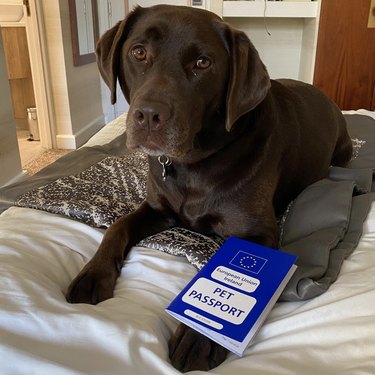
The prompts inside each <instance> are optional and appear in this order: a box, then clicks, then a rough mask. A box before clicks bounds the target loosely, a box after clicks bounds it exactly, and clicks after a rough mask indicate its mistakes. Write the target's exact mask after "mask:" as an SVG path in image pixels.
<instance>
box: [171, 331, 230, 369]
mask: <svg viewBox="0 0 375 375" xmlns="http://www.w3.org/2000/svg"><path fill="white" fill-rule="evenodd" d="M227 354H228V351H227V349H225V348H223V347H222V346H221V345H219V344H217V343H215V342H213V341H212V340H210V339H209V338H207V337H205V336H203V335H201V334H200V333H198V332H196V331H194V330H193V329H192V328H189V327H187V326H185V325H184V324H180V325H179V326H178V328H177V330H176V332H175V333H174V335H173V336H172V337H171V339H170V340H169V358H170V359H171V362H172V365H173V366H174V367H175V368H176V369H177V370H179V371H181V372H187V371H193V370H201V371H208V370H210V369H212V368H214V367H216V366H219V365H220V363H222V362H223V361H224V360H225V358H226V356H227Z"/></svg>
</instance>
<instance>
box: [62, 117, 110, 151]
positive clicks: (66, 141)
mask: <svg viewBox="0 0 375 375" xmlns="http://www.w3.org/2000/svg"><path fill="white" fill-rule="evenodd" d="M104 125H105V120H104V116H98V117H97V118H96V119H95V120H93V121H91V122H90V123H88V124H87V125H86V126H85V127H84V128H82V129H81V130H79V131H78V132H77V134H59V135H57V136H56V145H57V148H60V149H68V150H75V149H77V148H78V147H80V146H82V145H83V144H84V143H85V142H87V140H88V139H89V138H91V137H92V136H93V135H94V134H96V133H97V132H98V131H99V130H100V129H101V128H102V127H103V126H104Z"/></svg>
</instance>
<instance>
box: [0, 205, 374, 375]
mask: <svg viewBox="0 0 375 375" xmlns="http://www.w3.org/2000/svg"><path fill="white" fill-rule="evenodd" d="M102 236H103V231H102V230H99V229H95V228H91V227H89V226H87V225H85V224H82V223H79V222H76V221H73V220H70V219H68V218H65V217H63V216H57V215H53V214H49V213H45V212H40V211H36V210H32V209H25V208H15V207H12V208H10V209H8V210H7V211H5V212H4V213H3V214H2V215H0V375H8V374H11V375H13V374H14V375H15V374H38V375H39V374H46V375H47V374H48V375H52V374H53V375H60V374H61V375H62V374H64V375H65V374H66V375H67V374H103V375H110V374H125V375H133V374H144V375H169V374H178V373H179V372H178V371H176V370H175V369H174V368H173V367H172V366H171V365H170V364H169V361H168V350H167V341H168V338H169V336H170V335H171V333H172V332H173V331H174V330H175V328H176V327H177V324H178V323H177V322H176V321H175V320H174V319H173V318H172V317H170V316H169V315H168V314H167V313H165V312H164V309H165V307H166V306H167V305H168V304H169V302H170V301H171V300H172V299H173V298H174V296H175V295H176V294H177V293H178V292H179V291H180V290H181V289H182V288H183V287H184V286H185V284H186V283H187V282H188V281H189V280H190V279H191V278H192V277H193V275H194V274H195V272H196V270H195V268H194V267H193V266H191V265H190V264H189V263H188V262H187V260H186V259H185V258H184V257H181V258H180V257H175V256H172V255H168V254H165V253H161V252H158V251H155V250H151V249H147V248H141V247H135V248H133V250H132V251H131V253H130V256H129V257H128V259H127V260H126V262H125V265H124V268H123V270H122V273H121V277H120V278H119V280H118V282H117V285H116V289H115V296H114V298H112V299H110V300H107V301H105V302H103V303H100V304H99V305H97V306H91V305H84V304H76V305H71V304H68V303H67V302H66V301H65V297H64V294H65V292H66V289H67V287H68V285H69V283H70V281H71V280H72V279H73V277H74V276H76V274H77V273H78V272H79V270H80V269H81V268H82V267H83V265H84V264H85V263H86V262H87V261H88V260H89V259H90V258H91V257H92V256H93V254H94V252H95V251H96V249H97V247H98V245H99V243H100V241H101V239H102ZM191 373H192V374H200V373H202V372H198V371H196V372H191ZM211 373H212V374H227V375H234V374H235V375H241V374H247V375H248V374H251V375H271V374H272V375H316V374H322V375H346V374H347V375H360V374H361V375H362V374H369V375H370V374H375V205H374V204H373V207H372V209H371V212H370V214H369V217H368V219H367V220H366V222H365V225H364V232H363V236H362V239H361V241H360V244H359V246H358V247H357V249H356V250H355V251H354V253H353V254H352V255H351V256H350V257H349V258H348V259H347V260H346V261H345V262H344V264H343V267H342V270H341V274H340V276H339V278H338V280H337V281H336V282H335V283H334V284H333V286H331V288H330V289H329V290H328V292H326V293H325V294H323V295H322V296H320V297H317V298H315V299H313V300H310V301H306V302H293V303H292V302H286V303H279V304H277V305H276V306H275V308H274V309H273V310H272V312H271V314H270V315H269V317H268V319H267V320H266V323H265V324H264V325H263V327H262V328H261V330H260V331H259V333H258V335H257V336H256V337H255V340H254V342H253V344H252V345H251V346H250V347H249V348H248V349H247V351H246V352H245V356H244V357H242V358H239V357H237V356H235V355H229V357H228V359H227V360H226V361H225V362H224V363H223V364H222V365H221V366H219V367H217V368H216V369H214V370H212V371H211Z"/></svg>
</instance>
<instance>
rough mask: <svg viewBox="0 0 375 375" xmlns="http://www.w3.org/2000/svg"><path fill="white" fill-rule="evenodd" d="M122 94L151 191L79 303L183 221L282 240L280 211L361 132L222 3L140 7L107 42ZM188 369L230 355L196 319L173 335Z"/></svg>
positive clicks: (100, 255) (107, 66)
mask: <svg viewBox="0 0 375 375" xmlns="http://www.w3.org/2000/svg"><path fill="white" fill-rule="evenodd" d="M97 56H98V65H99V69H100V72H101V74H102V76H103V78H104V80H105V81H106V83H107V84H108V86H109V87H110V89H111V92H112V102H113V103H114V102H115V101H116V82H117V80H118V81H119V82H120V85H121V89H122V91H123V93H124V95H125V97H126V99H127V100H128V102H129V103H130V109H129V114H128V119H127V141H126V142H127V147H128V148H130V149H140V150H142V151H144V152H145V153H147V154H148V155H149V165H150V173H149V179H148V190H147V198H146V200H145V201H144V202H143V204H142V205H141V206H140V207H139V208H138V209H137V210H136V211H134V212H133V213H131V214H129V215H127V216H124V217H122V218H120V219H119V220H118V221H116V222H115V223H114V224H113V225H112V226H111V227H110V228H109V229H108V230H107V231H106V233H105V236H104V239H103V242H102V243H101V245H100V247H99V249H98V251H97V253H96V254H95V256H94V257H93V259H92V260H91V261H90V262H89V263H88V264H87V265H86V266H85V267H84V269H83V270H82V271H81V273H80V274H79V275H78V276H77V277H76V278H75V279H74V280H73V282H72V284H71V285H70V287H69V290H68V293H67V300H68V301H69V302H71V303H78V302H84V303H91V304H97V303H99V302H101V301H104V300H106V299H107V298H111V297H112V296H113V290H114V287H115V284H116V279H117V277H118V276H119V274H120V272H121V267H122V265H123V261H124V258H125V257H126V256H127V254H128V252H129V249H130V248H131V246H133V245H135V244H136V243H137V242H139V241H140V240H141V239H143V238H145V237H147V236H149V235H152V234H155V233H157V232H160V231H162V230H165V229H167V228H170V227H173V226H183V227H186V228H190V229H192V230H194V231H197V232H201V233H204V234H208V235H210V234H217V235H219V236H221V237H223V238H225V237H228V236H237V237H241V238H244V239H248V240H251V241H255V242H258V243H260V244H263V245H266V246H270V247H276V246H277V244H278V226H277V223H276V216H277V215H279V214H280V213H282V212H283V211H284V210H285V208H286V206H287V205H288V203H289V202H290V201H291V200H292V199H293V198H295V197H296V196H297V195H298V194H299V193H300V192H301V191H302V190H303V189H304V188H305V187H307V186H308V185H309V184H311V183H313V182H315V181H317V180H319V179H321V178H323V177H325V176H326V174H327V171H328V168H329V166H330V165H331V164H334V165H339V166H342V165H345V164H346V163H347V162H348V161H349V159H350V157H351V152H352V146H351V140H350V138H349V136H348V134H347V131H346V127H345V121H344V118H343V117H342V115H341V113H340V111H339V109H338V108H337V107H336V105H335V104H333V103H332V102H331V101H330V100H329V99H328V98H327V97H326V96H325V95H323V94H322V93H321V92H320V91H319V90H317V89H316V88H314V87H313V86H310V85H307V84H304V83H301V82H297V81H292V80H277V81H273V80H270V78H269V76H268V74H267V70H266V68H265V66H264V65H263V63H262V61H261V60H260V58H259V55H258V53H257V51H256V50H255V48H254V46H253V45H252V43H251V42H250V41H249V39H248V38H247V36H246V35H245V34H244V33H242V32H240V31H237V30H235V29H233V28H232V27H231V26H229V25H228V24H226V23H224V22H223V21H222V20H221V19H220V18H219V17H217V16H216V15H214V14H213V13H210V12H207V11H204V10H198V9H193V8H188V7H176V6H166V5H159V6H155V7H151V8H140V7H138V8H136V9H135V10H134V11H133V12H131V13H130V14H129V16H128V17H127V18H126V19H125V20H124V21H122V22H120V23H118V24H117V25H116V26H115V27H113V28H112V29H110V30H109V31H107V32H106V33H105V34H104V35H103V37H102V38H101V39H100V41H99V43H98V46H97ZM169 350H170V358H171V361H172V364H173V365H174V366H175V367H176V368H178V369H179V370H181V371H188V370H197V369H199V370H208V369H210V368H213V367H215V366H217V365H219V364H220V363H221V362H222V361H223V360H224V359H225V357H226V354H227V352H226V350H225V349H223V348H222V347H221V346H219V345H218V344H216V343H214V342H212V341H210V340H209V339H208V338H205V337H203V336H201V335H200V334H198V333H196V332H195V331H193V330H191V329H190V328H187V327H186V326H183V325H181V326H179V328H178V329H177V331H176V333H175V334H174V335H173V337H172V338H171V340H170V343H169Z"/></svg>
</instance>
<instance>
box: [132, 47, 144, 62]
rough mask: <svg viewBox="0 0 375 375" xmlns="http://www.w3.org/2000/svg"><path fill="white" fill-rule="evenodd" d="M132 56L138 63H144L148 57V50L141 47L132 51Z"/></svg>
mask: <svg viewBox="0 0 375 375" xmlns="http://www.w3.org/2000/svg"><path fill="white" fill-rule="evenodd" d="M131 54H132V56H133V57H134V58H135V59H137V60H138V61H144V60H146V57H147V51H146V48H143V47H140V46H137V47H134V48H133V49H132V50H131Z"/></svg>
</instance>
